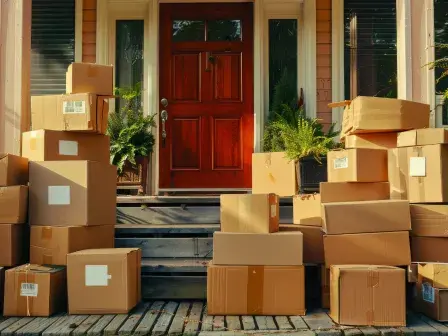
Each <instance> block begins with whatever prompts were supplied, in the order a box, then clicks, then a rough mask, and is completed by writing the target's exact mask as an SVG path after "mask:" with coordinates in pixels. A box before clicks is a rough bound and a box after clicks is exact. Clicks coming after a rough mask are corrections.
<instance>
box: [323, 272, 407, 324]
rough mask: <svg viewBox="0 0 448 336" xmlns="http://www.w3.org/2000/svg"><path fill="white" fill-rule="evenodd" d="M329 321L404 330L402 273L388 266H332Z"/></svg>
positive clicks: (404, 294) (403, 280) (404, 306)
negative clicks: (402, 328) (402, 327)
mask: <svg viewBox="0 0 448 336" xmlns="http://www.w3.org/2000/svg"><path fill="white" fill-rule="evenodd" d="M330 278H331V280H330V283H331V284H330V286H331V287H330V297H331V299H330V300H331V302H330V317H331V318H332V319H333V320H334V321H335V322H336V323H338V324H342V325H354V326H378V327H379V326H381V327H400V326H406V287H405V281H406V274H405V270H404V269H401V268H396V267H388V266H370V265H369V266H367V265H365V266H363V265H359V266H332V267H331V275H330Z"/></svg>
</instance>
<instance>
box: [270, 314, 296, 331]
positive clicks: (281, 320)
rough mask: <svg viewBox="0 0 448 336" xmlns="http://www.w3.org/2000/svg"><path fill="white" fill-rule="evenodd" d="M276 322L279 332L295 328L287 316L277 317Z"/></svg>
mask: <svg viewBox="0 0 448 336" xmlns="http://www.w3.org/2000/svg"><path fill="white" fill-rule="evenodd" d="M274 319H275V322H276V323H277V326H278V329H279V330H292V329H293V327H292V325H291V323H289V320H288V317H286V316H275V317H274Z"/></svg>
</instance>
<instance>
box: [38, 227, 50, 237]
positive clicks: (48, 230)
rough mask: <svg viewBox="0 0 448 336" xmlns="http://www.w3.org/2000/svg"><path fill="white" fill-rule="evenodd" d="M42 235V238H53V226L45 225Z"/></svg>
mask: <svg viewBox="0 0 448 336" xmlns="http://www.w3.org/2000/svg"><path fill="white" fill-rule="evenodd" d="M40 237H41V239H51V238H53V228H52V227H43V228H42V232H41V235H40Z"/></svg>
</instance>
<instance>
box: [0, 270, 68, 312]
mask: <svg viewBox="0 0 448 336" xmlns="http://www.w3.org/2000/svg"><path fill="white" fill-rule="evenodd" d="M66 283H67V274H66V270H65V267H60V266H54V267H49V266H39V265H30V264H26V265H22V266H19V267H16V268H12V269H9V270H7V271H6V275H5V302H4V311H3V314H4V315H5V316H33V317H38V316H42V317H47V316H51V315H53V314H55V313H58V312H63V311H65V309H66V307H67V285H66Z"/></svg>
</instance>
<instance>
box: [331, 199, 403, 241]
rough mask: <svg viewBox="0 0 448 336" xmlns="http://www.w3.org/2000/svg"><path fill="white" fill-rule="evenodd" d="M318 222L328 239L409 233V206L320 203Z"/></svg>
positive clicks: (398, 202)
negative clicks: (385, 233) (328, 236)
mask: <svg viewBox="0 0 448 336" xmlns="http://www.w3.org/2000/svg"><path fill="white" fill-rule="evenodd" d="M322 218H323V225H322V229H323V231H324V232H325V233H326V234H329V235H330V234H334V235H339V234H349V233H375V232H390V231H406V230H409V231H410V230H411V215H410V210H409V202H408V201H403V200H383V201H364V202H343V203H324V204H322Z"/></svg>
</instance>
